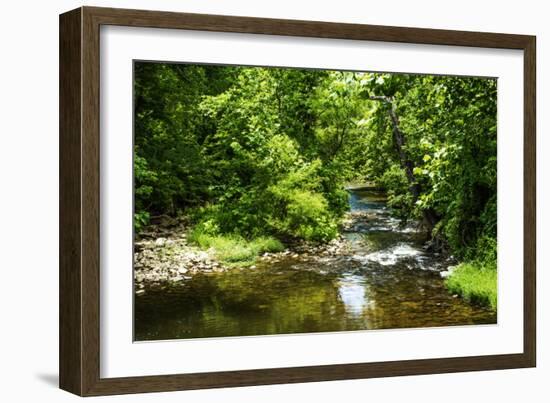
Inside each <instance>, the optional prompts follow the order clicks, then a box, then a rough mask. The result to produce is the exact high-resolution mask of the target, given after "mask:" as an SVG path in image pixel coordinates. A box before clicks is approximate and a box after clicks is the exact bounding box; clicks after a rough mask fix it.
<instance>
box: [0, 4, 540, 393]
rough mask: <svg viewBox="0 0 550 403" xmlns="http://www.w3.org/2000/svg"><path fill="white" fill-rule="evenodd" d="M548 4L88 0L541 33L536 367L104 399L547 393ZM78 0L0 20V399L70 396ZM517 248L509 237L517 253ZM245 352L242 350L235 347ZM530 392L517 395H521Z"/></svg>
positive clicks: (27, 7) (9, 10) (9, 9)
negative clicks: (70, 172) (64, 382)
mask: <svg viewBox="0 0 550 403" xmlns="http://www.w3.org/2000/svg"><path fill="white" fill-rule="evenodd" d="M545 3H546V2H543V1H534V0H523V1H513V2H510V1H502V0H501V1H496V0H491V1H480V0H475V1H471V0H461V1H460V2H459V1H455V2H452V3H451V2H447V3H445V2H442V1H441V0H436V1H421V0H417V1H407V0H393V1H391V2H390V1H382V0H379V1H376V2H375V1H366V0H356V1H351V0H338V1H325V2H321V1H320V0H317V1H315V0H313V1H305V0H303V1H298V0H278V1H271V2H264V1H245V0H225V1H223V2H221V1H215V0H196V1H194V0H180V1H177V2H175V1H168V0H155V1H153V0H133V1H132V0H121V1H116V2H115V1H111V2H108V1H90V2H88V3H87V5H98V6H116V7H125V8H144V9H161V10H171V11H188V12H201V13H216V14H232V15H249V16H260V17H274V18H294V19H314V20H325V21H337V22H351V23H367V24H368V23H370V24H380V25H401V26H418V27H427V28H447V29H460V30H480V31H494V32H508V33H525V34H535V35H537V37H538V63H537V69H538V75H539V76H538V85H537V89H538V114H539V117H538V119H537V125H538V147H537V152H538V156H539V161H538V172H539V175H538V176H539V179H538V189H539V190H538V196H539V197H538V206H539V209H538V223H539V224H538V262H539V264H538V293H539V298H538V306H539V313H538V324H539V337H538V340H539V345H538V363H539V364H538V368H536V369H528V370H509V371H493V372H480V373H463V374H448V375H430V376H415V377H402V378H388V379H373V380H359V381H342V382H324V383H313V384H300V385H282V386H262V387H249V388H236V389H223V390H206V391H192V392H177V393H164V394H162V395H159V394H149V395H133V396H116V397H107V398H102V401H108V402H111V401H113V402H114V401H116V402H130V401H132V402H136V401H137V402H152V401H157V400H158V399H159V398H162V399H163V400H164V401H174V402H175V401H181V400H182V399H187V401H193V402H219V401H220V400H222V399H223V401H224V402H239V403H245V402H258V401H261V402H280V401H299V400H303V401H310V400H315V401H318V402H321V401H327V402H329V401H335V400H337V401H342V400H343V399H349V400H365V399H369V400H370V401H376V399H378V400H379V401H390V402H391V401H398V400H407V401H413V402H416V401H422V402H424V403H429V402H441V401H445V402H449V403H451V402H464V401H495V402H517V401H520V400H527V401H530V402H543V401H548V398H549V396H550V392H549V391H548V386H547V382H548V380H547V379H548V376H549V375H550V371H549V368H550V351H549V349H548V347H549V343H548V342H547V340H549V339H550V337H549V336H550V315H548V313H547V309H546V307H548V306H550V297H549V295H550V281H549V276H548V274H547V271H546V270H545V269H547V268H548V267H549V264H550V252H549V249H548V248H547V247H546V249H545V246H547V245H548V242H549V241H550V234H549V233H548V230H547V229H546V228H545V227H547V226H548V225H549V224H550V220H549V213H548V211H544V210H543V209H542V207H543V206H544V205H547V204H549V202H550V184H549V182H548V181H546V183H544V182H545V180H544V179H545V176H546V173H547V172H549V170H550V158H548V157H546V158H545V156H547V155H548V153H549V152H550V140H549V139H548V136H543V133H547V132H549V131H550V117H549V116H548V114H544V111H547V110H549V108H550V88H549V78H548V76H547V75H546V74H545V72H548V71H550V25H548V23H547V22H548V21H547V16H548V15H549V12H548V10H545V9H544V6H545ZM81 4H82V3H80V2H79V1H71V0H58V1H56V2H46V1H34V2H33V1H25V0H19V1H17V2H16V1H10V2H4V3H3V4H2V17H3V18H2V24H0V29H1V35H0V41H1V44H2V47H1V49H2V53H1V55H2V61H1V63H0V80H1V81H0V111H1V114H0V127H1V129H0V142H1V143H0V175H1V176H0V178H1V180H0V191H1V197H0V298H1V305H0V306H1V313H2V317H1V319H0V329H1V330H0V339H1V343H0V368H1V369H0V371H1V372H0V379H2V386H1V387H0V397H1V398H2V400H3V401H5V402H18V401H42V402H56V403H57V402H60V403H61V402H69V401H77V398H76V397H74V396H72V395H70V394H68V393H65V392H63V391H60V390H58V389H57V386H56V385H57V362H58V358H57V356H58V353H57V351H58V350H57V343H58V342H57V337H58V331H57V324H58V321H57V294H58V287H57V281H58V276H57V266H58V257H57V255H58V241H57V239H58V224H57V222H58V162H57V160H58V79H57V74H58V14H59V13H61V12H64V11H67V10H69V9H72V8H75V7H78V6H80V5H81ZM520 247H521V245H518V251H519V250H520ZM243 353H244V352H243ZM526 396H527V397H528V398H527V399H525V397H526Z"/></svg>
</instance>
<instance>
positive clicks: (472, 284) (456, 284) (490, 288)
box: [445, 263, 497, 310]
mask: <svg viewBox="0 0 550 403" xmlns="http://www.w3.org/2000/svg"><path fill="white" fill-rule="evenodd" d="M445 285H446V286H447V288H448V289H449V291H450V292H452V293H453V294H459V295H461V296H462V297H463V298H464V299H465V300H467V301H470V302H472V303H475V304H480V305H485V306H490V307H491V308H492V309H494V310H496V309H497V271H496V267H484V266H481V265H479V264H477V263H461V264H460V265H459V266H458V267H457V268H456V270H455V271H453V273H452V274H451V275H450V276H449V277H448V278H447V280H446V281H445Z"/></svg>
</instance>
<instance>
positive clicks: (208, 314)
mask: <svg viewBox="0 0 550 403" xmlns="http://www.w3.org/2000/svg"><path fill="white" fill-rule="evenodd" d="M350 208H351V211H352V214H353V220H352V221H351V222H350V223H349V225H348V226H347V231H346V233H345V236H346V237H347V238H348V239H349V240H350V242H351V245H352V249H351V251H350V252H349V254H347V255H342V256H337V257H328V256H323V257H315V256H313V257H309V258H307V259H302V258H300V257H298V258H296V257H292V256H287V257H286V258H284V259H281V260H280V261H278V262H263V263H259V264H257V267H256V268H255V269H250V268H248V269H235V270H231V271H227V272H223V273H210V274H199V275H195V276H194V277H193V278H192V279H190V280H188V281H186V282H183V283H181V284H179V285H165V286H157V287H149V288H148V289H147V290H146V292H145V293H144V294H143V295H139V296H136V298H135V327H134V331H135V339H136V340H161V339H179V338H197V337H221V336H246V335H262V334H284V333H303V332H307V333H310V332H328V331H342V330H365V329H387V328H405V327H427V326H448V325H465V324H481V323H495V322H496V314H495V313H494V312H492V311H490V310H488V309H485V308H481V307H476V306H473V305H470V304H468V303H466V302H464V301H463V300H461V299H460V298H453V296H452V295H450V294H449V293H448V292H447V290H446V289H445V286H444V284H443V280H442V279H441V276H440V275H439V271H440V270H443V269H445V268H446V266H447V263H446V262H445V261H444V259H442V258H441V257H439V256H435V255H433V254H429V253H427V252H426V251H424V249H423V248H422V236H421V234H419V233H418V232H417V231H415V230H414V227H410V226H409V227H406V228H404V227H403V226H402V225H401V223H400V222H399V220H396V219H395V218H393V217H391V216H390V214H389V211H388V210H387V209H386V207H385V199H384V196H383V194H381V193H379V192H365V191H354V192H350Z"/></svg>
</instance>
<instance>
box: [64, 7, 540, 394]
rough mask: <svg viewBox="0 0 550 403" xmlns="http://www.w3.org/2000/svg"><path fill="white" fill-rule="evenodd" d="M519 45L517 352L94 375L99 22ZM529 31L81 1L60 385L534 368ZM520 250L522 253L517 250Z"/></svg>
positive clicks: (70, 103)
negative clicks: (521, 121)
mask: <svg viewBox="0 0 550 403" xmlns="http://www.w3.org/2000/svg"><path fill="white" fill-rule="evenodd" d="M102 25H120V26H132V27H149V28H171V29H185V30H202V31H216V32H233V33H251V34H269V35H286V36H302V37H316V38H334V39H353V40H368V41H382V42H401V43H413V44H433V45H449V46H474V47H482V48H499V49H518V50H522V51H523V52H524V100H523V105H524V111H523V113H524V133H523V139H524V150H523V158H524V167H523V172H524V177H523V178H524V189H523V192H524V193H523V197H524V221H523V225H524V245H523V261H524V267H523V278H524V289H523V296H524V307H523V309H524V312H523V317H524V324H523V343H524V344H523V353H521V354H503V355H489V356H468V357H454V358H437V359H420V360H405V361H391V362H373V363H359V364H358V363H353V364H338V365H322V366H307V367H290V368H276V369H254V370H239V371H228V372H210V373H192V374H174V375H157V376H139V377H126V378H101V377H100V315H99V309H100V307H99V301H100V299H99V291H100V278H99V264H100V263H99V262H100V260H99V245H100V236H101V234H100V230H99V228H100V226H99V219H100V211H99V204H100V197H99V188H100V172H99V159H100V148H99V130H100V127H99V113H100V112H99V111H100V101H99V99H100V97H99V91H100V82H99V72H100V57H99V54H100V49H99V46H100V41H99V36H100V26H102ZM535 52H536V50H535V37H534V36H526V35H510V34H496V33H481V32H461V31H447V30H435V29H419V28H401V27H388V26H374V25H356V24H340V23H328V22H313V21H294V20H276V19H265V18H250V17H229V16H218V15H201V14H185V13H172V12H160V11H143V10H122V9H110V8H96V7H81V8H78V9H75V10H73V11H69V12H67V13H64V14H62V15H61V16H60V275H59V281H60V283H59V284H60V294H59V300H60V316H59V319H60V344H59V354H60V355H59V360H60V387H61V388H62V389H64V390H66V391H69V392H72V393H75V394H77V395H80V396H94V395H111V394H121V393H140V392H160V391H170V390H187V389H200V388H217V387H232V386H248V385H263V384H278V383H295V382H314V381H328V380H342V379H357V378H371V377H372V378H374V377H388V376H401V375H418V374H435V373H448V372H459V371H480V370H496V369H507V368H525V367H533V366H535V363H536V347H535V345H536V310H535V302H536V294H535V291H536V290H535V255H536V246H535V244H536V239H535V237H536V217H535V207H536V204H535V203H536V188H535V186H536V173H535V167H536V163H535V156H536V155H535V154H536V151H535V150H536V148H535V120H536V119H535V110H536V108H535V99H536V96H535V88H536V85H535V83H536V81H535ZM518 253H520V251H519V250H518Z"/></svg>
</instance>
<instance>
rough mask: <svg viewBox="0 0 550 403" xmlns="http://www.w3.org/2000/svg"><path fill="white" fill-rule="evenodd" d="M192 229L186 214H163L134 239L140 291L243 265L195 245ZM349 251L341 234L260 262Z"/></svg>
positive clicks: (290, 248)
mask: <svg viewBox="0 0 550 403" xmlns="http://www.w3.org/2000/svg"><path fill="white" fill-rule="evenodd" d="M189 229H190V226H189V223H188V222H187V220H186V219H185V218H179V219H173V218H169V217H163V218H162V219H160V220H158V221H157V223H156V224H155V225H151V226H149V227H147V228H146V229H145V230H144V231H142V232H141V233H140V235H139V237H138V238H137V239H136V241H135V242H134V282H135V285H136V289H137V291H136V293H137V295H140V294H142V293H144V292H145V289H146V288H147V287H148V286H158V285H162V284H163V283H172V284H173V283H180V282H185V281H187V280H190V279H192V278H193V276H194V275H196V274H198V273H200V274H209V273H221V272H225V271H227V270H232V269H239V268H241V267H240V266H239V265H238V264H232V265H227V264H224V263H222V262H221V261H219V260H218V259H217V258H216V253H215V250H214V249H209V250H201V249H200V248H199V247H197V246H194V245H192V244H191V243H190V242H189V241H188V239H187V233H188V232H189ZM349 251H350V245H349V242H348V240H347V239H346V238H345V237H343V236H340V237H338V238H336V239H334V240H332V241H330V242H329V243H326V244H322V245H320V244H314V243H308V242H300V243H294V244H292V245H289V246H288V247H287V248H286V249H285V250H284V251H281V252H277V253H264V254H262V255H261V256H259V257H258V258H257V262H258V263H259V264H260V263H262V262H265V263H270V262H271V263H277V262H279V261H282V260H284V259H288V258H293V259H302V260H310V259H312V258H315V257H335V256H338V255H343V254H346V253H348V252H349ZM243 266H244V265H243ZM247 268H248V269H250V270H254V269H255V268H256V265H247Z"/></svg>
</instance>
